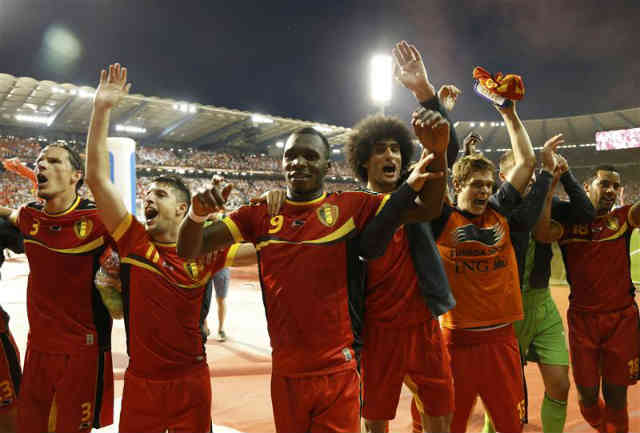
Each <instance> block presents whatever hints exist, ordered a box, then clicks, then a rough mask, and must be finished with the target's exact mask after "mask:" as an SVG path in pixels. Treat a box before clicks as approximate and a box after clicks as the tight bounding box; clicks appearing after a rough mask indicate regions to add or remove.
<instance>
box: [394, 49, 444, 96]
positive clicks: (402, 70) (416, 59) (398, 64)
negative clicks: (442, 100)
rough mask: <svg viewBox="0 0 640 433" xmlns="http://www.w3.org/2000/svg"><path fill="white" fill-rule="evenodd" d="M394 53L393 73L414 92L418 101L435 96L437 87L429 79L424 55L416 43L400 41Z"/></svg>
mask: <svg viewBox="0 0 640 433" xmlns="http://www.w3.org/2000/svg"><path fill="white" fill-rule="evenodd" d="M391 53H392V54H393V58H394V60H395V61H394V62H393V75H394V77H395V78H396V80H398V81H399V82H400V84H402V85H403V86H404V87H406V88H407V89H409V90H410V91H411V92H413V94H414V96H415V97H416V99H417V100H418V102H424V101H427V100H429V99H431V98H432V97H434V96H435V88H434V87H433V84H431V82H430V81H429V76H428V75H427V70H426V69H425V67H424V62H423V61H422V56H421V55H420V52H419V51H418V49H417V48H416V47H415V46H414V45H409V44H408V43H407V42H406V41H402V42H398V43H397V44H396V46H395V48H394V49H393V50H392V52H391Z"/></svg>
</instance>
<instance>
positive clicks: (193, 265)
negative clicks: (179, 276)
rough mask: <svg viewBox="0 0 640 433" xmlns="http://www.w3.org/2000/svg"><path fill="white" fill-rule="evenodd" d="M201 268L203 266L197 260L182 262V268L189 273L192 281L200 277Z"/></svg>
mask: <svg viewBox="0 0 640 433" xmlns="http://www.w3.org/2000/svg"><path fill="white" fill-rule="evenodd" d="M202 268H203V266H202V264H200V263H198V262H185V263H184V270H185V271H186V272H187V274H189V277H190V278H191V279H192V280H193V281H198V279H199V278H200V273H201V271H202Z"/></svg>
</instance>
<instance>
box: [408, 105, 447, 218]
mask: <svg viewBox="0 0 640 433" xmlns="http://www.w3.org/2000/svg"><path fill="white" fill-rule="evenodd" d="M411 123H412V125H413V130H414V132H415V134H416V136H417V137H418V139H419V140H420V143H421V144H422V147H423V149H424V150H425V151H426V154H430V155H431V157H432V160H431V161H429V164H427V165H426V167H425V172H431V173H432V176H430V177H429V178H428V179H429V182H424V183H423V186H422V188H421V190H420V191H419V193H420V196H419V200H418V205H419V206H418V207H416V208H413V209H407V210H406V211H405V213H404V215H403V222H405V223H407V222H416V221H431V220H433V219H435V218H437V217H438V216H440V213H441V212H442V204H443V203H444V197H445V194H446V190H447V162H446V151H447V145H448V143H449V128H450V125H449V122H448V121H447V120H446V119H445V118H444V117H443V116H442V115H441V114H440V113H438V112H436V111H428V110H425V109H424V108H421V109H420V110H418V111H416V112H415V113H413V119H412V122H411ZM423 158H424V155H423Z"/></svg>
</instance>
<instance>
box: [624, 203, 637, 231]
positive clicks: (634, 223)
mask: <svg viewBox="0 0 640 433" xmlns="http://www.w3.org/2000/svg"><path fill="white" fill-rule="evenodd" d="M625 207H626V208H627V209H626V211H625V213H626V214H627V222H628V223H629V226H630V227H631V228H632V229H634V228H636V227H640V221H634V220H633V216H632V215H631V208H633V206H631V205H629V206H625Z"/></svg>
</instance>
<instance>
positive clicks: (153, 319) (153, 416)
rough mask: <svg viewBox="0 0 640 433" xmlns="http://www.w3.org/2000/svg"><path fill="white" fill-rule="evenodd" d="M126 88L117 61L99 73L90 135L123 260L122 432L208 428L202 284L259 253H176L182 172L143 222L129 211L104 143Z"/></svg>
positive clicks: (99, 194) (155, 197)
mask: <svg viewBox="0 0 640 433" xmlns="http://www.w3.org/2000/svg"><path fill="white" fill-rule="evenodd" d="M129 88H130V85H127V71H126V68H121V67H120V65H119V64H117V63H116V64H113V65H110V66H109V71H108V72H107V71H105V70H103V71H102V72H101V73H100V84H99V86H98V89H97V91H96V95H95V99H94V104H93V112H92V115H91V124H90V127H89V134H88V139H87V184H88V185H89V188H90V189H91V192H92V193H93V195H94V197H96V203H97V204H98V208H99V209H100V211H99V212H100V218H101V219H102V221H103V222H104V224H105V226H106V228H107V229H108V231H109V233H110V234H111V236H112V237H113V240H114V241H115V243H116V244H117V249H118V253H119V256H120V278H121V280H122V293H123V299H124V302H123V304H124V318H125V324H126V329H127V350H128V353H129V366H128V367H127V371H126V373H125V379H124V390H123V395H122V412H121V415H120V426H119V430H120V431H122V432H151V431H165V430H169V431H188V432H201V433H203V432H208V431H210V429H211V382H210V375H209V368H208V366H207V362H206V353H205V350H204V345H203V342H202V336H201V333H200V329H201V323H200V311H201V308H202V298H203V294H204V290H205V288H204V286H205V284H206V282H207V281H208V280H209V279H210V278H211V276H212V275H213V274H214V273H215V272H216V271H218V270H219V269H222V268H223V267H224V266H225V264H230V263H232V262H233V260H234V255H235V254H236V253H238V254H239V255H243V254H244V253H243V251H248V254H249V255H253V256H254V257H255V253H254V251H253V247H251V246H234V247H232V248H231V249H226V250H224V251H218V252H213V253H211V254H207V255H205V256H203V257H201V258H200V259H198V260H183V259H181V258H180V257H178V255H177V253H176V244H175V242H176V239H177V235H178V225H179V224H180V221H181V220H182V219H183V218H184V216H185V215H186V213H187V210H188V208H189V203H190V199H191V197H190V192H189V190H188V189H187V187H186V186H185V185H184V183H183V182H182V180H181V179H180V178H179V177H177V176H161V177H158V178H156V179H155V180H154V181H153V182H152V183H151V184H150V185H149V188H148V190H147V191H146V192H145V197H144V215H145V224H144V225H143V224H142V223H140V222H138V221H137V220H136V219H135V218H133V216H132V215H131V214H130V213H129V212H127V210H126V208H125V205H124V202H123V201H122V199H121V197H120V195H119V193H118V191H117V189H116V188H115V187H114V185H113V184H112V183H111V181H110V179H109V157H108V152H107V147H106V139H107V133H108V131H109V119H110V114H111V110H112V109H113V107H114V106H115V105H116V104H117V103H118V101H119V100H120V98H122V97H123V96H124V95H125V94H127V93H128V91H129Z"/></svg>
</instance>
